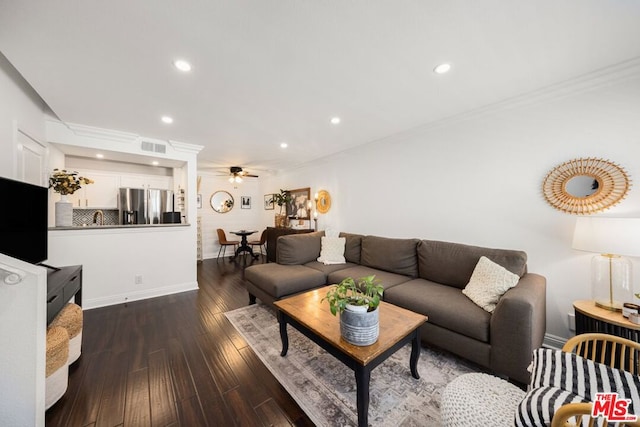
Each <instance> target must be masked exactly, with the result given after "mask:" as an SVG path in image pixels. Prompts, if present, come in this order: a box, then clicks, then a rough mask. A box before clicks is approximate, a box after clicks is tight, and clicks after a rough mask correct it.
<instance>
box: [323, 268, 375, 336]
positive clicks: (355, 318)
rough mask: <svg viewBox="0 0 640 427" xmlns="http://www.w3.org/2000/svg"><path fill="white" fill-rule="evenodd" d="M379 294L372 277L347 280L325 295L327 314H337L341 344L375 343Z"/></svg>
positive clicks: (349, 278)
mask: <svg viewBox="0 0 640 427" xmlns="http://www.w3.org/2000/svg"><path fill="white" fill-rule="evenodd" d="M383 292H384V288H383V287H382V285H380V284H378V283H376V281H375V276H373V275H372V276H366V277H361V278H359V279H357V280H353V279H352V278H351V277H347V278H345V279H344V280H342V281H341V282H340V283H338V284H337V285H333V287H332V288H331V290H329V292H327V295H326V296H325V297H324V298H323V299H322V301H324V300H327V302H328V303H329V310H330V311H331V314H333V315H334V316H335V315H337V314H338V313H339V314H340V334H341V335H342V338H344V339H345V341H347V342H348V343H351V344H353V345H357V346H366V345H371V344H373V343H375V342H376V341H377V340H378V335H379V332H380V328H379V320H378V319H379V316H378V306H379V305H380V301H381V299H382V294H383Z"/></svg>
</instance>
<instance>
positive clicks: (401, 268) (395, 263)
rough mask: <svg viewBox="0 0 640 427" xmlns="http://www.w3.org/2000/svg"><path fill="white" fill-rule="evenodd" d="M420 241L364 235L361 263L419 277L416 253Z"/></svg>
mask: <svg viewBox="0 0 640 427" xmlns="http://www.w3.org/2000/svg"><path fill="white" fill-rule="evenodd" d="M418 242H419V240H418V239H390V238H387V237H376V236H363V237H362V250H361V256H360V264H362V265H364V266H367V267H372V268H377V269H379V270H384V271H389V272H391V273H396V274H403V275H405V276H409V277H411V278H416V277H418V257H417V254H416V247H417V245H418ZM354 279H355V277H354Z"/></svg>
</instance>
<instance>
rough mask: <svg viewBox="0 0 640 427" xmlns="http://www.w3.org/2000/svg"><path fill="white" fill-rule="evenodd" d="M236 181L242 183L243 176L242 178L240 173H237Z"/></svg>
mask: <svg viewBox="0 0 640 427" xmlns="http://www.w3.org/2000/svg"><path fill="white" fill-rule="evenodd" d="M236 182H237V183H241V182H242V178H240V177H239V176H238V175H236Z"/></svg>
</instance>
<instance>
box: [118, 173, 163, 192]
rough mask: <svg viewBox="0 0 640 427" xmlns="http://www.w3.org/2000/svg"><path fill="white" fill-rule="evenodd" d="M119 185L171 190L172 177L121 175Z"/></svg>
mask: <svg viewBox="0 0 640 427" xmlns="http://www.w3.org/2000/svg"><path fill="white" fill-rule="evenodd" d="M120 187H125V188H157V189H160V190H172V189H173V178H172V177H170V176H152V175H122V176H121V177H120Z"/></svg>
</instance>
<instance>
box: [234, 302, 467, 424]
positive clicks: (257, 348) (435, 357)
mask: <svg viewBox="0 0 640 427" xmlns="http://www.w3.org/2000/svg"><path fill="white" fill-rule="evenodd" d="M225 315H226V316H227V318H228V319H229V321H230V322H231V323H232V324H233V326H234V327H235V328H236V329H237V330H238V331H239V332H240V334H241V335H242V336H243V337H244V338H245V340H246V341H247V343H248V344H249V345H250V346H251V348H252V349H253V351H254V352H255V353H256V355H257V356H258V357H259V358H260V359H261V360H262V362H263V363H264V364H265V365H266V367H267V368H268V369H269V371H271V373H272V374H273V375H274V376H275V377H276V379H277V380H278V381H279V382H280V384H282V386H283V387H284V388H285V389H286V390H287V391H288V392H289V394H290V395H291V397H293V398H294V399H295V401H296V402H298V405H300V407H301V408H302V410H304V412H305V413H306V414H307V416H308V417H309V418H310V419H311V420H312V421H313V422H314V423H315V424H316V425H317V426H352V425H353V426H355V425H357V423H358V415H357V410H356V381H355V376H354V373H353V371H352V370H350V369H349V368H347V367H346V366H345V365H343V364H342V363H341V362H340V361H338V360H337V359H335V358H334V357H333V356H331V355H330V354H328V353H326V352H325V351H324V350H322V349H321V348H320V347H318V345H316V344H315V343H314V342H313V341H311V340H309V339H308V338H307V337H305V336H304V335H302V334H300V333H299V332H298V331H296V330H295V329H294V328H293V327H291V326H289V327H288V328H287V330H288V332H289V351H288V353H287V355H286V357H281V356H280V351H281V350H282V344H281V341H280V332H279V327H278V321H277V320H276V316H275V313H274V311H273V310H272V309H271V308H270V307H267V306H266V305H263V304H256V305H250V306H247V307H243V308H240V309H237V310H234V311H231V312H228V313H225ZM410 352H411V345H410V344H408V345H406V346H405V347H403V348H401V349H400V350H398V351H397V352H396V353H395V354H394V355H393V356H391V357H390V358H389V359H388V360H387V361H385V362H384V363H383V364H381V365H380V366H378V367H377V368H375V369H374V370H373V371H372V373H371V382H370V393H369V396H370V403H369V425H372V426H394V427H398V426H421V427H423V426H439V425H441V424H440V397H441V394H442V391H443V390H444V387H445V386H446V385H447V384H448V383H449V382H450V381H451V380H453V379H454V378H456V377H458V376H460V375H462V374H464V373H468V372H475V371H477V368H476V367H475V366H474V365H473V364H471V363H470V362H466V361H464V360H462V359H459V358H456V357H454V356H452V355H451V354H448V353H444V352H438V351H435V350H432V349H428V348H424V347H423V348H422V351H421V353H420V359H419V361H418V372H419V373H420V379H418V380H416V379H415V378H413V377H412V376H411V372H410V371H409V355H410Z"/></svg>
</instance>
